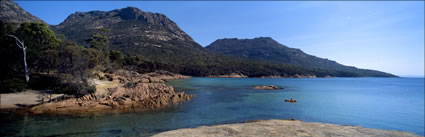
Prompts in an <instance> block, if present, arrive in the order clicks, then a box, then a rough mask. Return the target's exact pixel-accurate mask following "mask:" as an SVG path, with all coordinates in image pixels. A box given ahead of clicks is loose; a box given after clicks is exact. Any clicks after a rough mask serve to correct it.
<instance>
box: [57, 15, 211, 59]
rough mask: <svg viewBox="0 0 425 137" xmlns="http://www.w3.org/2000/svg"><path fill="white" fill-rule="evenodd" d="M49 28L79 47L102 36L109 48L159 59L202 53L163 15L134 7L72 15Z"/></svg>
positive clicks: (190, 39) (200, 48)
mask: <svg viewBox="0 0 425 137" xmlns="http://www.w3.org/2000/svg"><path fill="white" fill-rule="evenodd" d="M52 29H53V30H54V31H55V32H56V33H61V34H64V35H65V36H66V37H67V38H68V39H70V40H73V41H75V42H77V43H79V44H81V45H86V42H85V40H87V39H88V38H90V36H91V35H93V34H99V33H102V34H104V35H106V37H107V38H108V39H109V41H110V47H111V48H112V49H115V50H120V51H123V52H124V53H126V54H130V55H136V54H142V55H144V56H146V57H149V58H155V57H157V56H158V55H164V56H165V55H166V57H164V58H163V59H166V58H173V57H176V56H185V55H188V54H193V53H200V52H201V53H204V52H206V50H205V49H203V48H202V47H201V46H200V45H199V44H197V43H196V42H194V41H193V40H192V38H191V37H190V36H189V35H187V34H186V33H185V32H184V31H182V30H181V29H180V28H179V27H178V26H177V24H176V23H174V22H173V21H172V20H170V19H169V18H168V17H166V16H165V15H163V14H159V13H151V12H144V11H141V10H140V9H138V8H134V7H127V8H123V9H116V10H112V11H90V12H76V13H74V14H72V15H70V16H68V18H67V19H66V20H65V21H64V22H62V23H61V24H59V25H57V26H52Z"/></svg>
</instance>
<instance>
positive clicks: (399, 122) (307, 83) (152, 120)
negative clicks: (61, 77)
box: [0, 77, 425, 137]
mask: <svg viewBox="0 0 425 137" xmlns="http://www.w3.org/2000/svg"><path fill="white" fill-rule="evenodd" d="M167 84H169V85H172V86H174V88H175V90H176V91H182V92H185V93H188V94H193V95H195V98H193V99H192V100H190V101H188V102H185V103H181V104H176V105H172V106H169V107H167V108H163V109H159V110H152V111H146V112H127V113H114V114H98V115H79V116H63V115H38V116H33V115H29V114H20V115H18V114H15V113H12V112H1V113H0V136H52V137H53V136H90V137H91V136H151V135H154V134H157V133H159V132H164V131H169V130H174V129H180V128H195V127H199V126H209V125H217V124H229V123H239V122H246V121H250V120H268V119H296V120H302V121H306V122H322V123H332V124H339V125H350V126H361V127H365V128H376V129H384V130H396V131H404V132H411V133H414V134H417V135H421V136H424V116H425V115H424V78H274V79H271V78H270V79H269V78H204V77H194V78H191V79H187V80H172V81H169V82H167ZM256 85H276V86H280V87H282V88H283V89H279V90H255V89H253V88H252V87H253V86H256ZM291 98H292V99H295V100H297V102H296V103H289V102H285V101H284V100H285V99H291Z"/></svg>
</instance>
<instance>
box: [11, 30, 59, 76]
mask: <svg viewBox="0 0 425 137" xmlns="http://www.w3.org/2000/svg"><path fill="white" fill-rule="evenodd" d="M15 36H17V37H19V38H21V40H22V41H25V44H26V47H27V48H28V53H27V58H28V65H29V67H30V68H31V67H32V70H34V71H36V70H40V69H47V70H49V69H50V67H51V66H53V65H54V64H51V63H54V61H43V59H47V58H46V57H44V58H43V56H47V55H48V56H49V57H48V58H55V57H54V56H53V57H50V56H51V55H54V54H55V53H54V51H53V50H55V49H56V48H57V47H58V45H59V42H60V40H58V39H57V38H56V35H55V33H54V32H53V31H52V30H51V29H49V27H48V26H47V25H46V24H44V23H30V22H27V23H22V24H21V25H20V27H19V28H18V29H17V30H16V31H15ZM46 63H47V64H46Z"/></svg>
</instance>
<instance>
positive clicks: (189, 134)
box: [153, 120, 419, 137]
mask: <svg viewBox="0 0 425 137" xmlns="http://www.w3.org/2000/svg"><path fill="white" fill-rule="evenodd" d="M153 137H419V136H418V135H415V134H412V133H407V132H400V131H390V130H378V129H370V128H362V127H357V126H341V125H335V124H325V123H313V122H302V121H292V120H259V121H251V122H247V123H237V124H225V125H216V126H202V127H198V128H187V129H178V130H173V131H167V132H163V133H159V134H156V135H154V136H153Z"/></svg>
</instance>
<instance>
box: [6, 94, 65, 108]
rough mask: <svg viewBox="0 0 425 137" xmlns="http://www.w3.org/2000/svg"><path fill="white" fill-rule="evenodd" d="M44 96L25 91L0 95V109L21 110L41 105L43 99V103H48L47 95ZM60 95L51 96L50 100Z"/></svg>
mask: <svg viewBox="0 0 425 137" xmlns="http://www.w3.org/2000/svg"><path fill="white" fill-rule="evenodd" d="M45 95H46V96H43V93H42V92H41V91H38V90H26V91H24V92H18V93H7V94H1V104H0V109H11V108H23V107H26V106H32V105H36V104H39V103H41V101H42V100H43V98H44V101H48V99H47V95H48V94H45ZM62 95H63V94H52V98H56V97H58V96H62Z"/></svg>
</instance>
